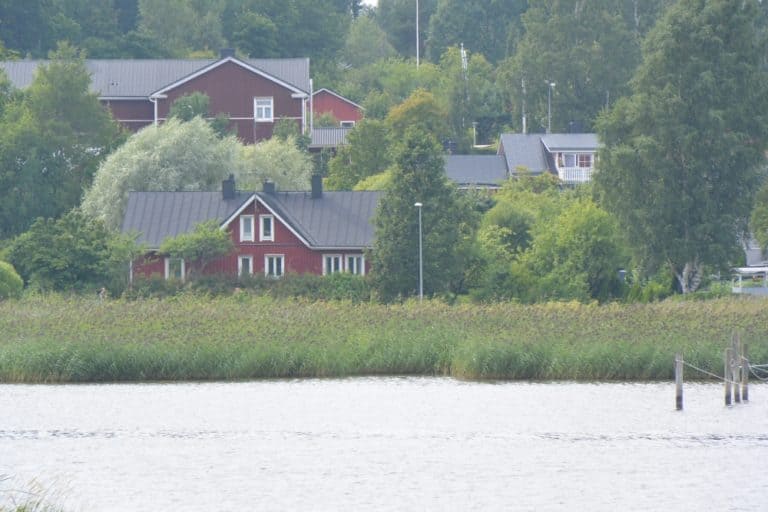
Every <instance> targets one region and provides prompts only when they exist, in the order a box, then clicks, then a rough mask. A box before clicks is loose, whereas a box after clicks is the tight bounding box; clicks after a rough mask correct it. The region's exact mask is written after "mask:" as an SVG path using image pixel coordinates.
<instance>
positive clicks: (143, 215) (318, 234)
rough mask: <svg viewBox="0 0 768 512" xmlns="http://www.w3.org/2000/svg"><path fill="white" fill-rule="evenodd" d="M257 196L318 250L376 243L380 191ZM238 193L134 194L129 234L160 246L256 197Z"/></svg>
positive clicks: (220, 219)
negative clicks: (231, 195)
mask: <svg viewBox="0 0 768 512" xmlns="http://www.w3.org/2000/svg"><path fill="white" fill-rule="evenodd" d="M255 196H258V199H259V200H260V201H261V202H263V203H264V204H265V205H266V206H267V207H268V208H269V209H271V210H272V211H273V212H274V213H275V214H276V215H277V216H278V217H280V218H281V219H282V220H283V221H285V222H286V223H287V224H288V225H289V227H290V228H292V229H293V230H294V231H295V232H296V233H297V234H298V235H299V236H300V237H301V238H303V239H304V240H305V241H306V242H307V244H308V245H309V246H310V247H312V248H324V249H336V248H338V249H343V248H361V249H362V248H367V247H371V246H372V245H373V237H374V228H373V224H372V219H373V215H374V213H375V211H376V207H377V206H378V203H379V198H380V196H381V193H380V192H370V191H359V192H358V191H354V192H353V191H345V192H337V191H330V192H323V194H322V196H321V197H320V198H318V199H312V198H311V196H310V192H277V193H275V194H266V193H264V192H257V193H256V194H255ZM255 196H254V194H253V193H252V192H247V193H246V192H237V193H236V194H235V198H234V199H231V200H224V199H223V198H222V194H221V192H220V191H219V192H131V193H130V194H129V196H128V205H127V207H126V211H125V217H124V218H123V226H122V231H123V232H124V233H128V232H133V231H137V232H139V233H140V236H139V238H138V242H139V243H145V244H147V245H148V246H149V248H150V249H157V248H158V247H160V244H162V242H163V240H165V239H166V238H168V237H173V236H177V235H179V234H182V233H188V232H191V231H192V230H193V229H194V227H195V226H196V225H197V224H199V223H201V222H205V221H207V220H211V219H215V220H216V221H218V222H219V223H223V222H225V221H227V220H229V219H230V218H231V217H232V215H234V214H235V213H237V212H238V211H239V210H240V209H241V208H242V207H243V206H245V205H246V204H247V203H248V202H249V201H250V200H252V199H253V198H254V197H255Z"/></svg>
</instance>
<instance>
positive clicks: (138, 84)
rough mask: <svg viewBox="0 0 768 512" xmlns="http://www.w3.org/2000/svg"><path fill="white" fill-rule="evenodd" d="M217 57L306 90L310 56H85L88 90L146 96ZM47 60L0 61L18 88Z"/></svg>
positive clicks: (105, 94)
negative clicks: (263, 57)
mask: <svg viewBox="0 0 768 512" xmlns="http://www.w3.org/2000/svg"><path fill="white" fill-rule="evenodd" d="M220 60H229V61H233V62H239V63H241V64H246V65H248V66H250V67H252V68H255V69H257V70H259V71H261V72H263V73H265V74H267V75H269V76H271V77H274V78H276V79H277V80H279V81H282V82H285V83H287V84H289V85H292V86H293V87H295V88H297V89H300V90H302V91H305V92H306V91H309V89H310V87H309V59H306V58H301V59H242V60H241V59H236V58H234V57H226V58H225V59H105V60H101V59H87V60H86V61H85V66H86V68H87V69H88V71H89V72H90V73H91V90H92V91H94V92H96V93H98V94H99V96H101V97H106V98H131V97H133V98H146V97H148V96H149V95H150V94H152V93H153V92H156V91H159V90H161V89H163V88H165V87H167V86H168V85H170V84H173V83H175V82H177V81H179V80H181V79H183V78H185V77H188V76H190V75H193V74H194V73H196V72H198V71H200V70H202V69H203V68H205V67H207V66H210V65H212V64H214V63H216V62H219V61H220ZM45 62H46V61H39V60H17V61H4V62H0V67H2V68H3V69H4V70H5V72H6V74H7V75H8V79H9V80H10V81H11V83H12V84H13V85H14V86H15V87H16V88H19V89H24V88H26V87H28V86H29V85H30V84H31V83H32V79H33V77H34V73H35V70H36V69H37V66H38V65H40V64H41V63H45Z"/></svg>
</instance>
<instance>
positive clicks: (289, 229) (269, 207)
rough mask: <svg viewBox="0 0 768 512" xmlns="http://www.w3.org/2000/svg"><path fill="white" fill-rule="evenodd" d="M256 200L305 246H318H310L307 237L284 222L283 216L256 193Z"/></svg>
mask: <svg viewBox="0 0 768 512" xmlns="http://www.w3.org/2000/svg"><path fill="white" fill-rule="evenodd" d="M254 195H255V194H254ZM256 200H257V201H258V202H259V203H260V204H261V205H263V206H264V208H266V209H267V210H268V211H269V213H271V214H272V215H274V216H275V218H276V219H278V220H279V221H280V223H281V224H282V225H283V226H285V227H286V228H288V231H290V232H291V233H293V235H294V236H295V237H296V238H298V239H299V241H300V242H301V243H303V244H304V245H306V246H307V247H309V248H311V249H318V247H312V244H310V243H309V242H308V241H307V239H306V238H304V237H303V236H301V235H300V234H299V232H298V231H296V230H295V229H293V226H291V224H290V223H288V222H286V221H285V219H284V218H283V217H282V216H281V215H278V213H277V212H276V211H275V210H274V209H272V207H271V206H269V205H268V204H267V203H266V201H264V200H262V199H261V198H260V197H259V196H258V195H256ZM272 229H274V226H273V227H272Z"/></svg>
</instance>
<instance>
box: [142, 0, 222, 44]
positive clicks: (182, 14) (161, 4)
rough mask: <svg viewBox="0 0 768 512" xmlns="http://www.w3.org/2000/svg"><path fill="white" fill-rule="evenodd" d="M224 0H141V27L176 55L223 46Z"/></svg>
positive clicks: (148, 35) (144, 32)
mask: <svg viewBox="0 0 768 512" xmlns="http://www.w3.org/2000/svg"><path fill="white" fill-rule="evenodd" d="M224 7H225V2H224V0H139V31H140V32H141V33H142V34H144V35H146V36H147V37H149V38H150V39H151V40H154V41H155V42H157V43H158V44H159V46H161V47H164V48H166V49H167V51H168V52H170V54H171V55H173V56H175V57H186V56H188V55H189V54H191V53H193V52H195V51H202V50H208V51H209V52H212V53H215V52H217V51H218V49H219V48H222V47H223V46H224V36H223V35H222V34H223V32H222V23H221V18H222V14H223V12H224Z"/></svg>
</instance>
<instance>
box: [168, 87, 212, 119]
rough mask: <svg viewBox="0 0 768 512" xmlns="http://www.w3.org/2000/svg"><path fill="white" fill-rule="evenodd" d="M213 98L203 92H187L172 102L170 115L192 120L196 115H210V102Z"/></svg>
mask: <svg viewBox="0 0 768 512" xmlns="http://www.w3.org/2000/svg"><path fill="white" fill-rule="evenodd" d="M210 101H211V99H210V98H209V97H208V95H207V94H205V93H203V92H193V93H190V94H185V95H184V96H181V97H180V98H178V99H176V101H174V102H173V103H172V104H171V108H170V112H169V116H170V117H175V118H177V119H180V120H182V121H190V120H192V118H194V117H195V116H200V117H202V118H203V119H205V118H206V117H208V104H209V103H210Z"/></svg>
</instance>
